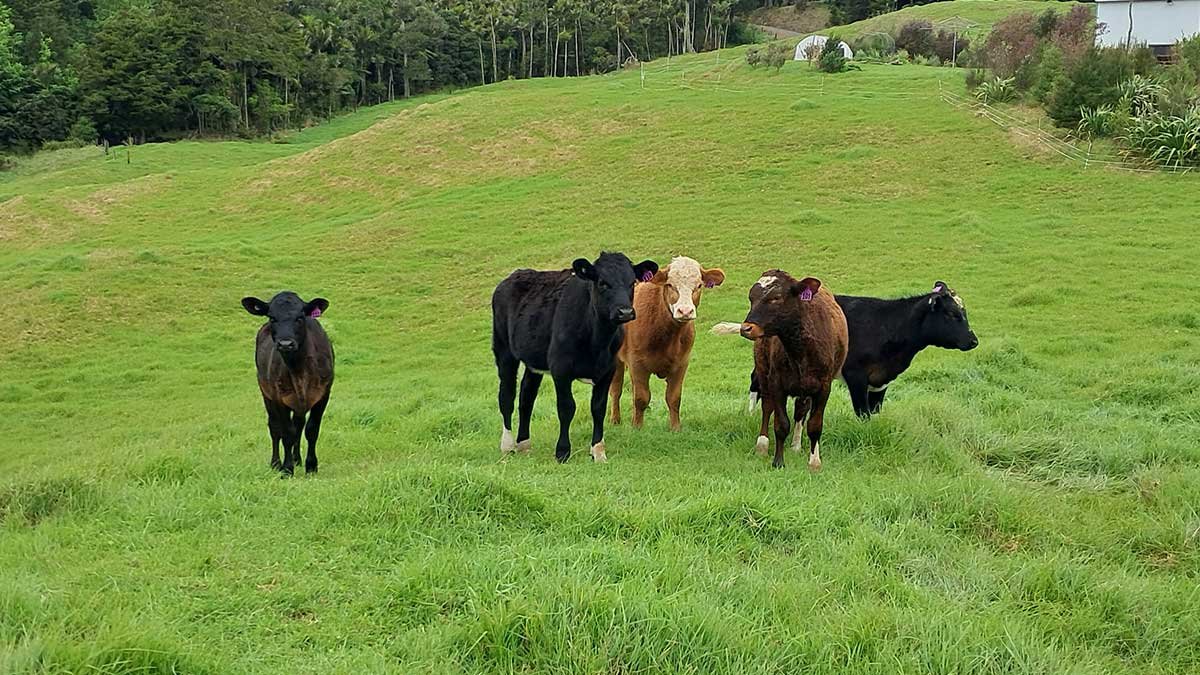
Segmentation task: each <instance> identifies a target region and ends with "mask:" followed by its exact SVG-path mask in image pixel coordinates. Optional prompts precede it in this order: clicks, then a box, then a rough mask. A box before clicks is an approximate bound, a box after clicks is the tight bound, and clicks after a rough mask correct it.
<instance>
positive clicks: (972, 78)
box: [967, 68, 987, 91]
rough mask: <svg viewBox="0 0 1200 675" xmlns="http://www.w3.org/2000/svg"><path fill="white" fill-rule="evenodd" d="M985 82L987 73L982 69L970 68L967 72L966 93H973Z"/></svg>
mask: <svg viewBox="0 0 1200 675" xmlns="http://www.w3.org/2000/svg"><path fill="white" fill-rule="evenodd" d="M986 81H987V71H986V70H984V69H983V68H971V69H970V70H968V71H967V91H975V90H976V89H978V88H979V85H981V84H983V83H984V82H986Z"/></svg>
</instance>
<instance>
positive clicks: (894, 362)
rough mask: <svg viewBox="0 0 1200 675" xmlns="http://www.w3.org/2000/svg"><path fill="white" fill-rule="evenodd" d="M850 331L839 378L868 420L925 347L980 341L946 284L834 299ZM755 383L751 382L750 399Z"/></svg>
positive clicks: (961, 347)
mask: <svg viewBox="0 0 1200 675" xmlns="http://www.w3.org/2000/svg"><path fill="white" fill-rule="evenodd" d="M834 297H835V299H836V300H837V303H838V305H840V306H841V308H842V312H844V313H845V315H846V324H847V325H848V327H849V328H850V354H849V356H847V357H846V365H845V366H843V367H842V379H843V380H844V381H845V382H846V388H847V389H849V391H850V401H851V403H852V404H853V405H854V412H856V413H857V414H858V415H859V416H860V417H864V418H867V417H870V416H871V415H873V414H875V413H878V412H880V411H881V410H882V409H883V397H884V396H885V395H886V394H887V388H888V386H889V385H890V384H891V383H892V381H893V380H895V379H896V378H897V377H899V376H900V374H901V373H903V372H904V371H905V370H907V369H908V367H909V365H911V364H912V360H913V358H915V357H916V355H917V354H918V353H919V352H920V351H921V350H923V349H925V348H926V347H930V346H933V347H941V348H943V349H958V350H961V351H964V352H965V351H970V350H972V349H974V348H975V347H977V346H978V345H979V338H977V337H975V333H974V332H973V331H972V330H971V326H970V324H969V323H968V322H967V309H966V306H965V305H964V304H963V299H962V298H961V297H959V295H958V294H957V293H955V292H954V290H953V289H951V288H950V287H949V286H948V285H946V283H945V282H944V281H938V282H936V283H934V285H933V290H931V291H930V292H929V293H926V294H924V295H917V296H913V297H910V298H900V299H898V300H882V299H879V298H865V297H857V296H852V295H838V296H834ZM757 392H758V382H757V381H756V380H755V378H754V377H753V375H752V376H751V380H750V395H751V401H752V403H753V400H754V399H755V398H756V397H757Z"/></svg>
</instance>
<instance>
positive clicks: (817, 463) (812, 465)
mask: <svg viewBox="0 0 1200 675" xmlns="http://www.w3.org/2000/svg"><path fill="white" fill-rule="evenodd" d="M808 470H809V471H812V472H813V473H816V472H817V471H820V470H821V444H820V443H817V444H815V445H813V451H812V454H811V455H809V456H808Z"/></svg>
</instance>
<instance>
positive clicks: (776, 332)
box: [242, 253, 979, 476]
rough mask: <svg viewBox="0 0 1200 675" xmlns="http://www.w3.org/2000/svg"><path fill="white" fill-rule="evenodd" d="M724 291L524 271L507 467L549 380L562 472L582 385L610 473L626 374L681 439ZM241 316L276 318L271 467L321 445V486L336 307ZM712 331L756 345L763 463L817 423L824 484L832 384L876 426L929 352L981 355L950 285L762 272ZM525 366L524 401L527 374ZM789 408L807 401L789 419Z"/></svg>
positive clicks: (503, 385) (507, 387)
mask: <svg viewBox="0 0 1200 675" xmlns="http://www.w3.org/2000/svg"><path fill="white" fill-rule="evenodd" d="M724 281H725V273H724V272H723V271H722V270H720V269H706V268H704V267H701V266H700V264H699V263H697V262H696V261H695V260H692V259H691V258H686V257H677V258H674V259H673V260H671V263H670V264H669V265H667V266H666V267H664V268H661V269H660V268H659V266H658V265H657V264H656V263H655V262H653V261H651V260H645V261H642V262H640V263H637V264H636V265H635V264H633V263H632V262H631V261H630V260H629V258H627V257H626V256H625V255H624V254H621V253H601V254H600V257H598V258H597V259H596V260H594V261H588V260H587V259H584V258H580V259H578V260H576V261H575V262H574V263H573V264H572V266H571V269H568V270H557V271H551V272H541V271H535V270H527V269H522V270H517V271H515V272H513V273H512V274H511V275H509V276H508V278H506V279H504V280H503V281H501V282H500V284H499V285H498V286H496V290H495V292H494V294H493V295H492V352H493V354H494V355H495V359H496V369H497V371H498V372H499V375H500V391H499V403H500V415H501V418H502V420H503V425H504V426H503V431H502V433H501V437H500V451H501V453H505V454H507V453H510V452H528V451H529V450H530V449H531V442H530V438H529V424H530V418H531V417H532V415H533V407H534V402H535V401H536V400H537V395H538V390H539V389H540V387H541V384H542V378H543V377H544V376H545V375H547V374H549V375H550V377H551V379H553V380H554V388H555V392H556V401H557V404H558V423H559V433H558V442H557V444H556V446H555V453H554V454H555V457H556V458H557V459H558V461H559V462H565V461H567V460H568V459H569V458H570V456H571V439H570V433H569V432H570V427H571V420H572V419H573V418H574V416H575V397H574V395H573V394H572V392H571V386H572V384H573V383H574V382H576V381H581V382H584V383H586V384H589V385H591V387H592V395H591V413H592V442H591V454H592V459H593V460H595V461H597V462H605V461H607V457H606V455H605V448H604V418H605V415H606V413H608V414H609V416H610V419H611V421H612V422H613V423H614V424H619V423H620V422H621V392H622V389H623V387H624V379H625V371H626V370H628V371H629V375H630V380H631V382H632V385H633V415H632V424H633V426H634V427H641V425H642V420H643V416H644V414H645V411H646V408H647V407H648V405H649V403H650V388H649V380H650V375H652V374H653V375H656V376H658V377H659V378H662V379H665V380H666V382H667V388H666V403H667V410H668V412H669V414H670V426H671V429H673V430H679V429H680V427H681V422H680V417H679V408H680V402H681V401H682V397H683V381H684V378H685V376H686V375H687V369H688V364H689V362H690V359H691V351H692V345H693V344H694V342H695V337H696V332H695V319H696V311H697V307H698V306H699V304H700V298H701V294H702V293H703V291H704V289H705V288H713V287H715V286H719V285H721V284H722V283H723V282H724ZM242 305H243V307H245V308H246V311H248V312H250V313H251V314H254V315H256V316H265V317H267V319H268V320H267V323H266V324H264V325H263V326H262V327H261V328H260V329H259V331H258V336H257V339H256V346H255V363H256V365H257V368H258V385H259V389H260V390H261V392H262V396H263V403H264V405H265V406H266V410H267V425H268V428H269V429H270V433H271V444H272V450H271V466H272V467H273V468H275V469H278V470H279V471H281V472H282V473H283V475H284V476H290V475H292V473H293V471H294V468H295V465H296V464H298V463H299V461H300V437H301V434H302V433H303V435H304V436H305V437H306V438H307V440H308V454H307V456H306V457H305V461H304V469H305V471H306V472H308V473H313V472H315V471H316V470H317V451H316V446H317V438H318V436H319V435H320V429H321V418H322V416H323V414H324V412H325V406H326V404H327V403H328V402H329V391H330V387H331V386H332V385H333V360H334V358H333V347H332V345H331V344H330V342H329V338H328V337H327V336H326V334H325V331H324V330H323V329H322V328H321V324H320V322H318V321H317V317H319V316H320V315H321V313H322V312H324V311H325V310H326V309H327V308H328V306H329V303H328V301H326V300H325V299H324V298H316V299H313V300H310V301H308V302H305V301H303V300H302V299H300V297H299V296H297V295H296V294H295V293H292V292H288V291H285V292H282V293H279V294H278V295H276V296H275V297H274V298H272V299H271V301H270V302H269V303H268V302H263V301H262V300H259V299H258V298H253V297H248V298H244V299H243V300H242ZM713 332H714V333H716V334H740V335H742V336H743V337H745V338H747V339H750V340H753V341H754V343H755V344H754V371H753V372H752V373H751V376H750V406H751V409H753V407H754V405H755V404H756V403H761V405H762V426H761V427H760V430H759V436H758V439H757V442H756V444H755V449H756V450H757V451H758V452H759V454H762V455H766V454H767V450H768V446H769V444H770V439H769V437H768V436H767V434H768V430H769V428H770V425H771V420H772V417H774V431H775V456H774V460H773V462H772V465H773V466H775V467H777V468H778V467H782V466H783V463H784V462H783V455H784V445H785V443H786V441H787V437H788V435H789V433H791V431H792V427H793V424H792V419H793V418H794V420H795V425H794V426H795V427H796V433H795V437H794V439H793V447H794V448H795V449H797V450H799V449H800V448H801V447H802V440H801V436H800V431H799V428H800V426H801V425H803V424H806V431H807V435H808V440H809V461H808V463H809V468H811V469H813V470H817V469H819V468H820V466H821V451H820V440H821V430H822V427H823V425H824V413H825V405H826V403H827V402H828V400H829V394H830V390H831V387H832V384H833V380H835V379H841V380H843V381H844V382H845V384H846V388H847V389H848V390H849V392H850V400H851V402H852V404H853V406H854V411H855V412H856V413H857V414H858V415H860V416H862V417H870V416H871V414H873V413H877V412H879V411H880V410H881V408H882V406H883V398H884V395H885V394H886V392H887V387H888V385H889V384H890V383H891V382H892V381H893V380H895V379H896V377H897V376H899V375H900V374H901V373H903V372H904V371H905V369H907V368H908V366H909V364H911V363H912V360H913V357H915V356H916V354H917V353H918V352H920V351H921V350H922V349H924V348H925V347H928V346H931V345H932V346H936V347H942V348H946V349H960V350H963V351H967V350H970V349H974V348H975V346H976V345H978V344H979V341H978V339H977V338H976V337H975V334H974V333H973V332H972V331H971V328H970V326H969V325H968V323H967V313H966V309H965V308H964V306H963V301H962V298H960V297H959V296H958V295H957V294H956V293H955V292H954V291H953V290H952V289H951V288H950V287H949V286H947V285H946V284H945V283H944V282H941V281H938V282H936V283H935V284H934V286H933V290H931V291H930V292H928V293H925V294H923V295H919V296H915V297H910V298H901V299H896V300H881V299H877V298H863V297H853V296H846V295H836V296H835V295H834V294H832V293H830V292H829V290H828V289H827V288H825V287H824V286H823V285H822V284H821V282H820V280H818V279H814V278H812V277H807V278H804V279H796V278H794V277H792V276H791V275H789V274H788V273H787V272H784V271H782V270H778V269H773V270H769V271H767V272H765V273H763V275H762V277H761V278H760V279H759V280H758V281H757V282H755V283H754V285H753V286H751V287H750V312H749V313H748V314H747V315H746V319H745V321H743V322H742V323H741V324H729V323H720V324H717V325H716V326H714V327H713ZM522 364H524V366H525V368H524V374H523V375H522V377H521V383H520V390H519V391H520V395H519V398H518V395H517V392H518V390H517V371H518V370H519V368H520V366H521V365H522ZM610 394H611V398H612V407H611V411H610V410H608V404H609V398H610ZM789 398H794V399H795V406H794V410H793V413H792V415H791V416H789V415H788V407H787V404H788V399H789ZM514 403H516V404H517V411H518V419H517V431H516V434H515V435H514V434H513V431H512V428H513V426H512V416H513V405H514ZM306 421H307V424H306ZM280 443H282V444H283V455H282V458H281V456H280V452H279V449H280V447H279V446H280Z"/></svg>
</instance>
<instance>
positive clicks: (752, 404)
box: [708, 321, 758, 413]
mask: <svg viewBox="0 0 1200 675" xmlns="http://www.w3.org/2000/svg"><path fill="white" fill-rule="evenodd" d="M708 332H710V333H712V334H713V335H741V334H742V324H740V323H733V322H731V321H722V322H721V323H718V324H717V325H715V326H713V327H712V328H711V329H709V331H708ZM756 407H758V376H757V375H756V374H755V373H754V372H751V373H750V398H749V400H748V401H747V403H746V412H748V413H752V412H754V409H755V408H756Z"/></svg>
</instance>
